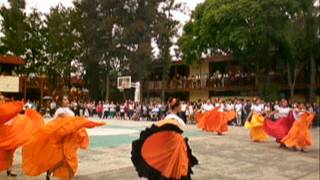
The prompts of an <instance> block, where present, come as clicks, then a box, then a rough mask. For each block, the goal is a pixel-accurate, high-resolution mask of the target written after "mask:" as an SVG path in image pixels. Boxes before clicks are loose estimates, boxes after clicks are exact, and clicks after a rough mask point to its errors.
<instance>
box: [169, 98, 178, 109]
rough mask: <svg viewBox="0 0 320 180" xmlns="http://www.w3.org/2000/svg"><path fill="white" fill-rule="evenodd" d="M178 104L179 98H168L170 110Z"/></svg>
mask: <svg viewBox="0 0 320 180" xmlns="http://www.w3.org/2000/svg"><path fill="white" fill-rule="evenodd" d="M179 106H180V100H179V99H177V98H170V99H169V107H170V109H171V110H173V109H175V108H177V107H179Z"/></svg>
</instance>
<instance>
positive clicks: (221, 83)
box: [145, 76, 320, 91]
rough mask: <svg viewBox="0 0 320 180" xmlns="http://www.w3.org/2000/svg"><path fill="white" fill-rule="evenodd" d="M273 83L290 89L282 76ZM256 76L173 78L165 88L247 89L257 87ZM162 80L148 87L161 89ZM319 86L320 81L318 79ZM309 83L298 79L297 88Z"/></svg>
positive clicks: (273, 77) (272, 77) (150, 82)
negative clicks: (222, 78)
mask: <svg viewBox="0 0 320 180" xmlns="http://www.w3.org/2000/svg"><path fill="white" fill-rule="evenodd" d="M269 81H270V83H271V84H276V85H277V86H278V87H279V89H289V87H288V84H287V81H286V80H285V79H284V78H283V77H280V76H271V77H270V78H269ZM255 82H256V78H255V77H254V76H252V77H248V78H230V79H227V80H226V79H224V80H217V79H216V80H214V79H207V78H202V79H180V80H177V79H173V80H169V81H165V82H164V86H165V88H164V89H165V90H169V91H190V90H191V89H192V90H209V91H211V90H212V91H225V90H246V89H255V88H256V83H255ZM162 83H163V82H162V81H161V80H160V81H148V82H147V83H146V86H145V87H146V89H147V90H149V91H159V90H161V89H162ZM316 85H317V87H320V82H319V81H317V84H316ZM308 86H309V83H308V82H306V81H303V80H300V79H298V82H297V83H296V88H308Z"/></svg>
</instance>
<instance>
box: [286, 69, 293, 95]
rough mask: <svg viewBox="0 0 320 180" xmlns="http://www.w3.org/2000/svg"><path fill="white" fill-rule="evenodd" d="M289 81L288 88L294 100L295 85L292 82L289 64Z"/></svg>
mask: <svg viewBox="0 0 320 180" xmlns="http://www.w3.org/2000/svg"><path fill="white" fill-rule="evenodd" d="M287 79H288V86H289V90H290V99H292V98H293V96H294V84H293V82H292V72H291V69H290V65H289V63H287Z"/></svg>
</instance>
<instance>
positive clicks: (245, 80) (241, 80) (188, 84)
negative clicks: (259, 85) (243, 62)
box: [167, 70, 256, 88]
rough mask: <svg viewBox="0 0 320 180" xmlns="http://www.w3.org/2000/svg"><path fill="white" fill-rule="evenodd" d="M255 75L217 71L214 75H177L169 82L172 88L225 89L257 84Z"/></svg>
mask: <svg viewBox="0 0 320 180" xmlns="http://www.w3.org/2000/svg"><path fill="white" fill-rule="evenodd" d="M255 76H256V75H255V73H253V72H252V73H246V72H242V71H236V72H231V71H229V72H226V73H222V72H221V71H219V70H217V71H215V72H214V73H212V74H192V75H190V76H188V77H187V76H183V75H180V74H176V75H175V76H173V77H172V78H171V79H170V80H169V81H168V84H167V85H168V87H170V88H219V87H220V88H223V87H228V86H232V85H240V84H245V85H250V84H253V83H254V82H255Z"/></svg>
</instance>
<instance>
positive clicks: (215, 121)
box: [198, 108, 236, 133]
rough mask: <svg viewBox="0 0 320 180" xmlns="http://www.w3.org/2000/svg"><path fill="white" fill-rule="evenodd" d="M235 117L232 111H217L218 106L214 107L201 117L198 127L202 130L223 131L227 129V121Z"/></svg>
mask: <svg viewBox="0 0 320 180" xmlns="http://www.w3.org/2000/svg"><path fill="white" fill-rule="evenodd" d="M235 117H236V113H235V112H234V111H229V112H219V111H218V108H215V109H213V110H211V111H208V112H206V113H205V114H204V115H203V116H202V117H201V119H200V121H199V123H198V127H199V128H201V129H202V130H204V131H209V132H217V133H223V132H226V131H228V122H229V121H231V120H233V119H234V118H235Z"/></svg>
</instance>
